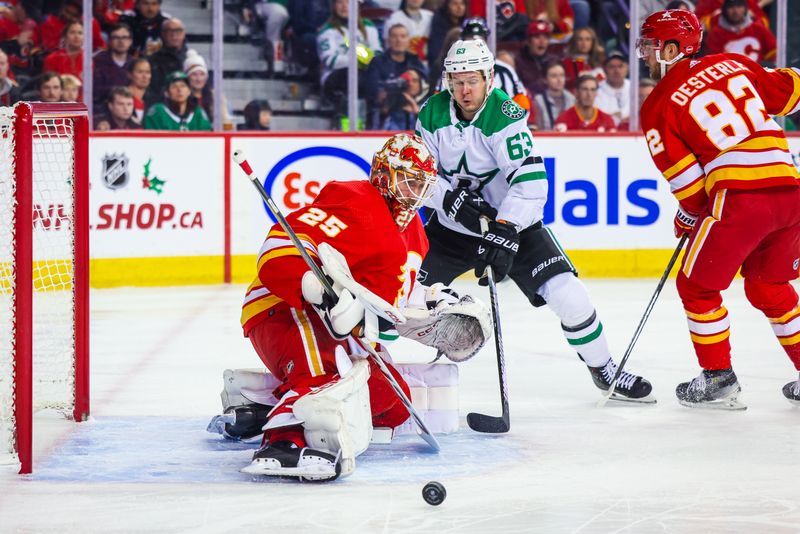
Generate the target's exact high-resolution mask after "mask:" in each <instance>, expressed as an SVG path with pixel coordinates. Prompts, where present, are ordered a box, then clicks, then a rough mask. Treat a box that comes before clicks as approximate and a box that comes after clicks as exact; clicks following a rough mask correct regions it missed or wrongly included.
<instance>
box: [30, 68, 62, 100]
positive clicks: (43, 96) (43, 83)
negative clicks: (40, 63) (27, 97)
mask: <svg viewBox="0 0 800 534" xmlns="http://www.w3.org/2000/svg"><path fill="white" fill-rule="evenodd" d="M36 89H37V91H38V93H39V95H38V100H39V101H40V102H61V90H62V88H61V78H59V77H58V74H56V73H55V72H45V73H44V74H42V75H41V76H40V77H39V81H38V84H37V87H36Z"/></svg>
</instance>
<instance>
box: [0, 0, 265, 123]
mask: <svg viewBox="0 0 800 534" xmlns="http://www.w3.org/2000/svg"><path fill="white" fill-rule="evenodd" d="M92 36H93V38H92V43H93V48H94V50H93V53H92V65H91V68H90V69H84V65H83V44H84V28H83V13H82V2H81V1H79V0H65V1H59V2H48V1H46V0H33V1H28V0H5V1H2V2H0V105H12V104H14V103H15V102H17V101H19V100H39V101H43V102H59V101H61V102H73V101H84V102H86V103H87V105H89V106H91V107H92V109H93V112H94V119H95V120H94V128H95V129H97V130H131V129H139V128H145V129H160V130H176V131H184V130H211V129H212V126H211V119H210V117H212V116H213V101H214V98H213V90H212V88H211V86H210V83H209V72H208V66H207V64H206V61H205V59H204V58H203V57H202V56H200V54H198V53H197V51H195V50H193V49H191V48H189V47H188V45H187V42H186V28H185V27H184V25H183V23H182V22H181V21H180V20H179V19H177V18H174V17H170V16H169V15H167V14H166V13H163V12H162V11H161V1H160V0H106V1H99V0H98V1H95V2H94V12H93V18H92ZM89 74H90V75H91V76H92V79H91V81H92V91H91V93H92V94H91V95H89V94H83V87H84V85H85V84H84V83H83V81H84V76H86V75H89ZM223 114H224V115H225V113H223ZM268 123H269V121H267V124H268ZM267 127H268V126H267ZM260 129H263V127H262V128H260Z"/></svg>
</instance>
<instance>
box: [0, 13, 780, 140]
mask: <svg viewBox="0 0 800 534" xmlns="http://www.w3.org/2000/svg"><path fill="white" fill-rule="evenodd" d="M772 4H773V0H697V1H696V3H695V2H690V1H688V0H683V1H681V0H640V1H639V7H640V11H641V12H642V13H641V17H642V18H644V17H645V16H646V15H647V14H649V13H650V12H652V11H655V10H659V9H664V8H675V7H681V8H685V9H690V10H694V11H695V12H696V14H697V15H698V17H700V19H701V21H702V22H703V24H704V26H705V30H706V31H705V40H704V46H703V53H717V52H723V51H729V52H738V53H743V54H746V55H748V56H750V57H752V58H753V59H755V60H757V61H761V62H765V63H768V62H770V61H773V60H774V57H775V49H776V41H775V37H774V34H773V33H772V31H771V29H770V27H769V24H770V22H769V17H768V15H769V10H770V9H771V8H772ZM81 6H82V2H81V1H79V0H64V1H48V0H0V105H10V104H13V103H14V102H16V101H18V100H21V99H31V100H36V99H38V100H42V101H48V102H53V101H58V100H61V101H74V100H83V101H86V102H87V103H89V104H90V105H91V106H92V107H93V111H94V114H95V117H96V121H95V127H96V128H97V129H112V130H113V129H135V128H158V129H169V130H209V129H211V119H210V117H213V116H214V113H213V111H214V110H213V103H214V98H213V88H212V87H211V84H210V80H209V69H208V65H207V62H206V60H205V58H203V57H202V56H201V55H200V54H198V53H197V51H195V50H193V49H192V48H190V47H189V46H188V44H187V41H186V28H185V27H184V25H183V23H182V22H181V21H180V20H179V19H177V18H174V17H170V16H169V15H168V14H166V13H163V12H162V10H161V0H96V1H95V2H94V12H93V18H92V29H91V33H92V37H93V38H92V43H93V48H94V50H93V59H92V66H91V74H92V94H91V95H84V94H83V85H84V84H83V80H84V75H85V70H84V65H83V43H84V28H83V24H82V21H83V18H82V13H81ZM225 6H226V9H227V10H228V11H229V14H230V12H233V14H234V15H235V16H238V17H239V22H240V24H239V35H240V37H241V36H244V37H247V38H248V39H249V40H250V42H251V43H252V44H253V45H255V46H258V47H261V48H262V49H263V57H264V58H265V60H266V62H267V65H268V72H267V73H266V75H267V76H273V77H279V78H280V77H284V76H294V77H295V78H300V79H303V78H305V79H306V80H309V81H310V82H311V83H313V84H315V85H316V86H317V88H318V89H317V90H318V92H319V95H321V97H322V98H323V99H324V101H326V102H327V103H328V104H329V105H330V106H331V107H332V108H333V110H334V111H333V113H334V116H335V117H341V116H344V114H345V107H346V100H347V98H346V96H347V84H348V81H347V79H348V76H347V65H348V49H349V47H350V45H351V43H350V42H349V41H350V40H349V39H348V32H347V28H348V26H347V18H348V1H347V0H291V1H289V0H240V1H238V2H236V1H232V0H226V2H225ZM495 9H496V12H495V15H496V21H497V25H496V27H495V28H493V29H489V28H488V27H487V26H486V23H485V15H486V2H485V0H361V2H360V3H359V10H360V13H359V19H358V23H357V28H358V32H357V36H356V39H355V41H356V42H355V46H356V48H357V57H358V64H359V72H358V85H359V95H360V96H361V97H362V98H364V100H365V102H364V108H363V109H365V110H366V125H367V127H368V128H371V129H411V128H413V125H414V123H415V120H416V115H417V113H418V111H419V109H420V107H421V106H422V105H423V103H424V101H425V99H426V98H427V97H428V96H429V95H430V94H432V93H434V92H436V91H440V90H442V83H441V76H442V65H443V61H444V57H445V55H446V53H447V50H448V49H449V47H450V45H451V44H452V43H453V42H455V41H456V40H458V39H475V38H478V39H486V40H488V38H489V36H490V34H491V33H492V32H494V38H495V39H496V42H497V66H496V72H495V86H496V87H498V88H500V89H502V90H504V91H506V92H507V93H508V94H509V95H510V96H511V97H512V98H513V99H514V100H515V101H516V102H517V103H519V104H520V105H521V106H522V107H524V108H525V109H527V110H529V112H530V113H529V125H530V127H531V128H532V129H537V130H557V131H564V130H601V131H607V130H615V129H621V130H624V129H626V128H627V125H628V122H629V116H630V112H631V109H630V107H631V99H630V95H631V84H632V83H634V84H637V85H638V88H639V94H640V95H646V94H647V93H648V91H649V90H652V83H650V82H649V81H648V80H641V81H640V80H630V79H629V68H628V67H629V66H628V57H629V54H628V49H627V37H626V34H624V32H625V31H626V30H625V23H626V22H627V21H626V20H624V16H626V15H627V13H626V11H625V10H626V9H627V2H625V1H624V0H496V3H495ZM620 10H621V11H622V12H623V18H622V19H620V20H610V19H613V18H614V17H615V16H616V15H615V13H617V12H619V11H620ZM621 32H622V33H621ZM640 101H641V99H640ZM223 108H224V109H223V115H226V116H227V112H228V110H227V109H225V108H226V106H223ZM243 111H244V118H245V120H244V123H243V124H240V125H239V127H240V128H241V129H256V130H264V129H269V128H270V123H271V120H272V108H271V107H270V104H269V102H267V101H266V100H264V99H260V100H254V101H252V102H250V104H248V105H247V106H246V107H245V109H244V110H243Z"/></svg>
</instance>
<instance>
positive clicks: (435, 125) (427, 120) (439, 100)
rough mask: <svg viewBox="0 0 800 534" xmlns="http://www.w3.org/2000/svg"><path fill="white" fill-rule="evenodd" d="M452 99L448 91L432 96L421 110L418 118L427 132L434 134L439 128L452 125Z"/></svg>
mask: <svg viewBox="0 0 800 534" xmlns="http://www.w3.org/2000/svg"><path fill="white" fill-rule="evenodd" d="M450 99H451V96H450V93H449V92H448V91H441V92H439V93H436V94H435V95H432V96H431V97H430V98H428V100H426V101H425V103H424V104H423V105H422V108H421V109H420V110H419V115H418V116H417V118H418V119H419V123H420V125H422V127H423V128H424V129H425V130H426V131H428V132H430V133H433V132H435V131H436V130H438V129H439V128H444V127H446V126H450V125H451V124H452V119H451V117H450Z"/></svg>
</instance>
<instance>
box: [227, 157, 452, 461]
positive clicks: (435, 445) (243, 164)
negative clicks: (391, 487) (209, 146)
mask: <svg viewBox="0 0 800 534" xmlns="http://www.w3.org/2000/svg"><path fill="white" fill-rule="evenodd" d="M233 161H235V162H236V163H237V164H238V165H239V167H240V168H241V169H242V171H244V173H245V174H246V175H247V177H248V178H249V179H250V181H251V182H252V183H253V186H254V187H255V188H256V190H257V191H258V193H259V195H261V199H262V200H263V201H264V203H265V204H266V205H267V208H268V209H269V211H270V212H272V215H274V216H275V218H276V219H277V220H278V224H280V225H281V228H283V231H284V232H286V234H287V235H288V236H289V239H290V240H291V241H292V244H293V245H294V246H295V248H297V251H298V252H300V257H302V258H303V260H304V261H305V262H306V264H307V265H308V267H309V268H310V269H311V272H313V273H314V276H316V277H317V279H318V280H319V282H320V284H322V287H323V288H324V289H325V292H326V293H327V294H328V296H329V297H331V298H333V299H334V300H335V299H336V298H337V296H336V292H335V291H334V290H333V286H332V285H331V283H330V282H329V281H328V278H327V277H326V276H325V273H324V272H323V271H322V268H321V267H320V266H319V265H317V263H316V262H315V261H314V260H313V259H311V256H309V255H308V251H307V250H306V249H305V247H303V244H302V243H301V242H300V239H299V238H298V237H297V234H296V233H295V232H294V230H293V229H292V227H291V226H289V223H288V222H287V221H286V218H285V217H284V216H283V214H282V213H281V211H280V210H279V209H278V206H277V205H275V202H274V201H273V200H272V197H271V196H270V195H269V193H267V190H266V189H264V185H263V184H262V183H261V181H260V180H259V179H258V176H256V174H255V173H254V172H253V168H252V167H251V166H250V163H248V162H247V159H246V158H245V157H244V153H243V151H242V150H234V151H233ZM366 304H367V305H369V306H370V309H371V311H373V312H375V313H376V314H378V315H380V316H382V317H383V318H385V319H387V320H389V321H391V322H392V323H397V322H403V321H404V318H403V316H402V315H401V314H400V313H399V312H398V311H397V310H394V308H392V309H390V310H387V309H386V308H382V307H378V306H374V305H370V303H366ZM354 338H355V339H356V341H357V342H358V344H359V345H360V346H361V347H362V348H363V349H364V350H365V351H367V353H368V354H369V357H370V358H372V360H373V361H374V362H375V364H376V365H377V366H378V368H379V369H380V370H381V373H383V375H384V377H385V378H386V380H387V381H388V382H389V385H391V386H392V389H393V390H394V391H395V393H396V394H397V396H398V397H399V398H400V401H401V402H402V403H403V405H404V406H405V407H406V409H407V410H408V413H409V414H410V415H411V418H412V419H413V420H414V422H415V423H416V424H417V427H418V428H419V435H420V437H421V438H422V439H423V440H425V442H426V443H427V444H428V445H430V447H431V448H432V449H433V450H434V451H436V452H438V451H439V450H440V449H441V446H440V445H439V441H438V440H437V439H436V437H434V435H433V434H431V432H430V431H429V430H428V427H427V426H426V425H425V422H424V421H423V420H422V417H421V416H420V415H419V412H417V410H416V408H414V406H413V405H412V404H411V400H410V399H409V398H408V396H407V395H406V394H405V392H404V391H403V388H401V387H400V384H398V383H397V380H395V378H394V376H392V374H391V372H390V371H389V369H388V368H387V367H386V363H384V361H383V359H382V358H381V357H380V355H379V354H378V353H377V352H376V351H375V349H374V348H373V347H372V345H370V344H369V342H367V341H365V340H363V339H361V338H358V337H355V336H354Z"/></svg>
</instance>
